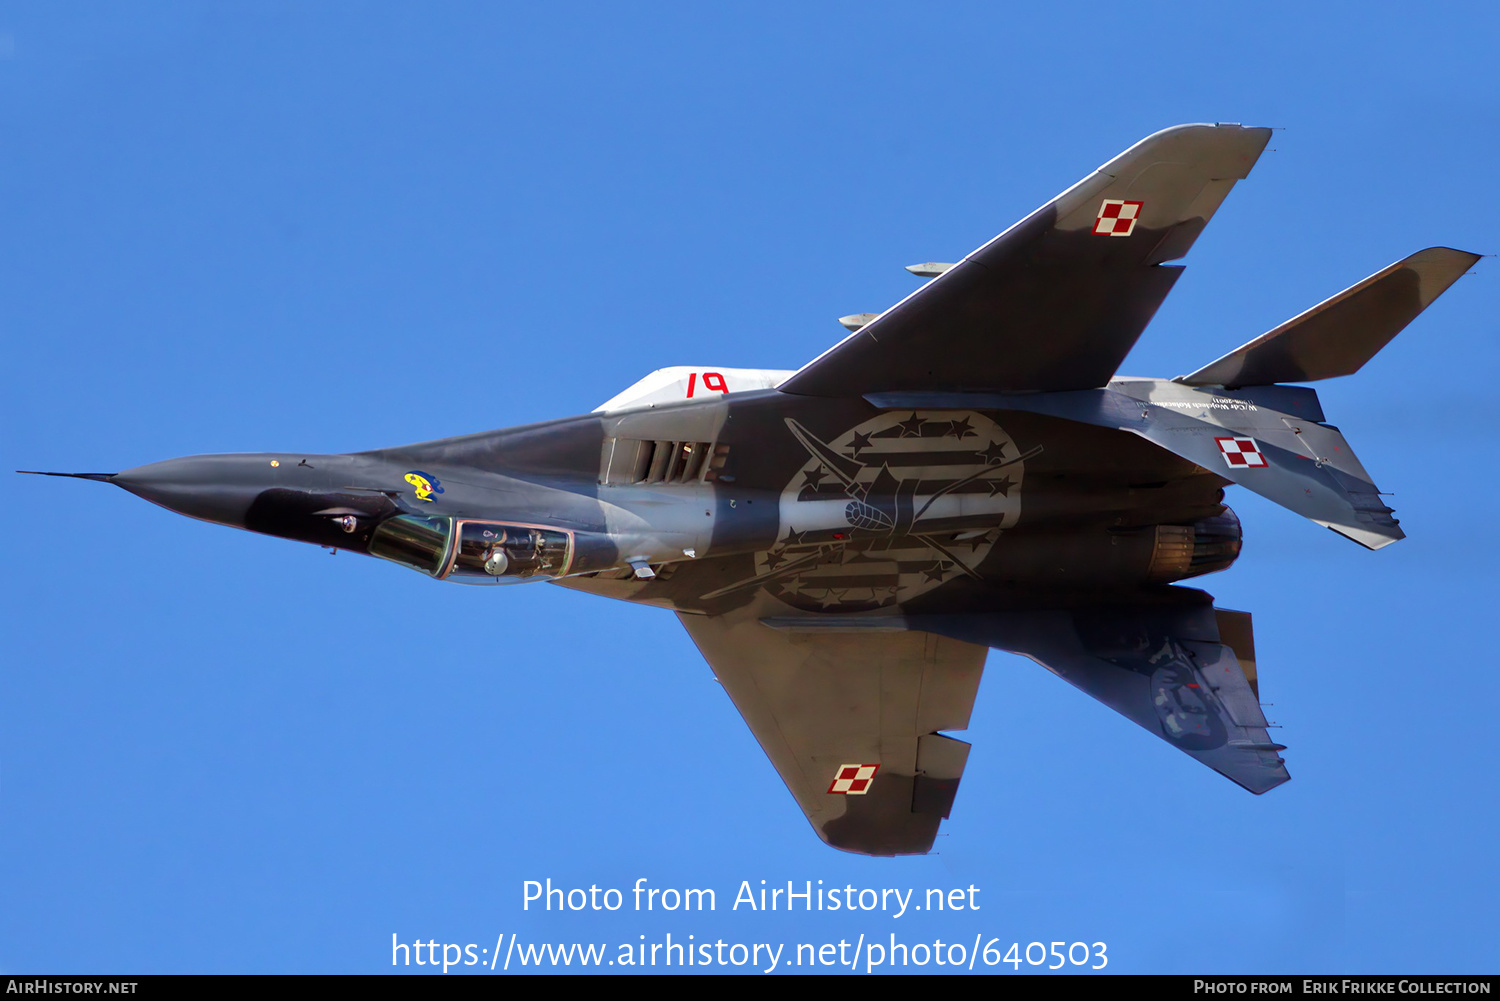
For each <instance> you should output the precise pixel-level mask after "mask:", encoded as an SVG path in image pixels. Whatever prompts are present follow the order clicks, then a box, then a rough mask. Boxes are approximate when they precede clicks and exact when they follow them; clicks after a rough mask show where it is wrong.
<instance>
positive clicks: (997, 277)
mask: <svg viewBox="0 0 1500 1001" xmlns="http://www.w3.org/2000/svg"><path fill="white" fill-rule="evenodd" d="M1270 136H1271V130H1270V129H1249V128H1242V127H1240V126H1238V125H1179V126H1177V127H1176V128H1171V129H1167V130H1165V131H1162V132H1158V133H1156V134H1155V135H1153V136H1149V137H1147V138H1146V139H1143V140H1142V141H1141V142H1139V143H1137V144H1136V145H1134V146H1132V147H1131V148H1130V149H1128V150H1126V151H1125V152H1124V153H1121V154H1120V155H1119V156H1117V157H1115V158H1114V159H1113V160H1111V161H1110V162H1109V163H1107V164H1105V165H1104V166H1102V167H1100V168H1099V169H1098V170H1096V171H1095V172H1094V173H1092V174H1090V175H1089V176H1088V177H1085V178H1084V179H1083V180H1082V181H1079V182H1078V183H1077V184H1075V185H1074V186H1073V187H1071V188H1069V189H1068V190H1067V191H1065V192H1063V193H1062V194H1061V195H1059V196H1057V198H1055V199H1053V200H1052V201H1051V202H1049V203H1047V204H1046V205H1044V206H1042V207H1041V208H1040V209H1037V210H1036V211H1035V212H1033V213H1032V214H1031V215H1029V216H1027V217H1026V218H1025V219H1023V220H1022V221H1021V222H1019V223H1017V224H1016V225H1014V226H1012V227H1011V228H1010V229H1008V230H1006V231H1005V232H1004V233H1001V234H1000V235H999V236H997V237H995V238H994V239H993V240H991V241H990V242H989V243H987V244H985V245H984V246H983V247H980V248H979V249H978V250H976V251H974V252H973V253H972V254H970V255H969V256H968V257H966V258H964V260H963V261H962V262H960V263H959V264H958V265H956V266H955V267H953V268H951V269H949V270H948V271H946V272H945V273H944V274H942V275H940V276H939V277H938V278H935V279H934V280H932V281H930V282H928V283H927V284H926V285H924V286H923V287H922V288H920V289H918V290H917V291H916V292H914V293H912V294H911V295H909V296H907V297H906V298H905V299H903V300H902V301H901V302H899V303H897V304H896V305H895V306H893V307H892V308H891V309H889V310H887V311H886V312H884V313H882V314H880V316H879V317H877V318H876V319H875V320H873V321H871V322H870V323H868V324H866V325H865V326H863V327H862V328H860V329H859V330H858V331H856V332H855V333H853V334H851V335H850V336H849V337H847V338H845V339H844V340H843V341H842V342H840V343H839V344H837V345H836V346H834V347H833V348H831V349H830V350H828V351H826V352H824V353H823V355H821V356H820V357H818V358H816V359H814V360H813V361H811V362H809V363H808V364H807V365H805V366H803V368H802V369H801V370H800V371H798V372H797V373H796V374H795V375H793V376H792V377H791V378H790V379H788V380H786V381H785V382H784V383H782V384H781V386H780V387H779V388H780V389H781V390H782V391H783V392H787V393H798V394H801V395H804V396H838V397H843V396H862V395H864V394H867V393H881V392H901V391H920V390H928V391H934V390H937V391H974V390H991V391H998V392H1053V391H1058V390H1068V389H1092V388H1095V387H1098V386H1103V385H1104V384H1105V383H1107V382H1108V381H1109V378H1110V376H1112V375H1113V374H1114V373H1115V370H1116V369H1117V368H1118V367H1119V364H1120V362H1121V361H1122V360H1123V359H1124V358H1125V355H1126V353H1127V352H1128V351H1129V350H1130V348H1131V345H1133V344H1134V343H1135V341H1136V339H1137V338H1138V337H1140V335H1141V331H1142V330H1144V329H1145V327H1146V324H1147V323H1149V322H1150V321H1151V317H1152V316H1153V315H1155V313H1156V310H1157V307H1159V306H1160V305H1161V303H1162V300H1163V299H1165V298H1166V296H1167V293H1168V292H1169V291H1171V289H1172V285H1173V283H1174V282H1176V280H1177V276H1178V274H1179V273H1180V272H1181V270H1182V269H1181V268H1180V267H1177V266H1170V265H1165V264H1164V263H1163V262H1165V261H1171V260H1175V259H1177V258H1179V257H1182V256H1183V255H1184V254H1186V253H1187V252H1188V249H1189V248H1190V247H1191V246H1192V245H1193V242H1194V241H1195V240H1196V239H1197V238H1198V234H1199V233H1201V232H1202V231H1203V228H1204V226H1206V225H1207V224H1208V220H1209V219H1210V218H1212V216H1213V214H1214V212H1215V210H1217V209H1218V207H1219V203H1220V202H1222V201H1223V200H1224V197H1225V196H1226V195H1227V194H1229V189H1230V188H1232V187H1233V186H1234V183H1235V181H1237V180H1239V179H1241V178H1243V177H1245V176H1246V175H1247V174H1248V173H1249V172H1250V168H1251V167H1253V166H1254V165H1255V161H1256V159H1257V158H1258V157H1259V156H1260V153H1261V150H1262V149H1264V148H1265V145H1266V142H1267V140H1269V139H1270Z"/></svg>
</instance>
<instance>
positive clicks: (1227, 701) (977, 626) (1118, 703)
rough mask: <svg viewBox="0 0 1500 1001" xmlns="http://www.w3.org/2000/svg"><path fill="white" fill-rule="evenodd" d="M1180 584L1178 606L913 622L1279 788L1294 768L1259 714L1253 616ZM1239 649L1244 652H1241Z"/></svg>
mask: <svg viewBox="0 0 1500 1001" xmlns="http://www.w3.org/2000/svg"><path fill="white" fill-rule="evenodd" d="M1174 591H1175V592H1176V593H1177V594H1178V595H1179V596H1180V597H1181V599H1183V600H1182V603H1181V604H1177V605H1155V604H1152V605H1144V604H1143V605H1121V606H1117V607H1101V608H1088V609H1073V610H1058V611H1055V612H1025V613H1017V612H1005V613H995V614H979V615H917V616H908V617H906V622H907V624H908V625H909V627H910V628H913V629H922V630H925V631H928V632H933V633H938V634H939V635H943V636H950V637H952V638H954V639H961V640H964V641H966V642H969V643H983V644H985V645H986V646H991V647H995V648H996V649H1000V650H1008V651H1011V652H1012V653H1019V654H1021V655H1023V656H1025V657H1029V658H1031V659H1032V660H1034V661H1036V662H1037V663H1039V664H1041V665H1042V666H1043V667H1045V668H1047V670H1049V671H1051V672H1052V673H1053V674H1055V675H1057V676H1058V677H1059V678H1062V679H1063V680H1064V681H1066V682H1068V683H1069V684H1071V685H1073V686H1074V687H1076V688H1078V689H1079V690H1080V691H1082V692H1084V693H1086V694H1088V695H1091V696H1093V697H1094V698H1096V699H1098V700H1099V701H1100V702H1103V703H1104V704H1105V705H1107V706H1109V707H1110V708H1111V709H1113V710H1115V712H1117V713H1120V714H1121V715H1122V716H1125V717H1126V718H1127V719H1129V720H1130V721H1131V722H1133V723H1136V724H1137V725H1139V726H1141V727H1143V728H1144V729H1146V730H1148V731H1150V732H1151V733H1153V734H1155V735H1156V736H1158V737H1160V738H1161V739H1162V740H1164V741H1166V742H1167V743H1168V744H1171V745H1172V746H1174V747H1176V748H1177V749H1178V750H1181V751H1184V752H1185V753H1187V754H1189V755H1191V756H1192V757H1193V758H1196V759H1197V760H1198V761H1200V762H1201V763H1203V764H1205V765H1207V766H1208V767H1210V768H1212V769H1213V770H1214V771H1216V772H1218V773H1219V774H1221V775H1223V776H1224V777H1225V778H1227V779H1229V780H1230V781H1232V782H1234V783H1236V784H1237V785H1240V786H1242V787H1244V788H1245V789H1248V790H1249V791H1251V792H1253V793H1257V794H1259V793H1263V792H1266V791H1267V790H1269V789H1274V788H1275V787H1276V786H1279V785H1281V784H1282V783H1283V782H1286V781H1288V780H1289V779H1290V778H1291V776H1290V775H1288V774H1287V770H1286V765H1285V763H1284V762H1283V761H1282V759H1281V757H1280V755H1279V754H1278V752H1279V751H1282V750H1284V748H1283V746H1282V745H1281V744H1279V743H1277V742H1275V741H1273V740H1272V739H1271V737H1270V734H1269V733H1268V731H1267V727H1268V726H1269V725H1270V724H1269V723H1267V721H1266V718H1265V716H1264V715H1263V714H1262V712H1261V708H1260V699H1259V695H1258V694H1257V689H1256V683H1255V677H1254V669H1255V668H1254V663H1255V661H1254V657H1255V647H1254V642H1253V640H1252V639H1251V634H1250V616H1249V615H1247V614H1245V613H1244V612H1226V611H1223V610H1220V609H1215V608H1213V607H1212V606H1211V605H1210V604H1209V601H1210V600H1211V599H1209V597H1208V596H1207V595H1206V594H1203V593H1202V592H1201V591H1193V590H1189V589H1186V588H1181V589H1174ZM1231 644H1234V646H1231ZM1236 647H1242V648H1244V649H1245V651H1246V652H1245V653H1244V654H1243V655H1242V656H1240V657H1237V656H1236ZM1247 662H1248V663H1247Z"/></svg>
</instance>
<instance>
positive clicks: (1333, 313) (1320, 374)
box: [1175, 247, 1480, 388]
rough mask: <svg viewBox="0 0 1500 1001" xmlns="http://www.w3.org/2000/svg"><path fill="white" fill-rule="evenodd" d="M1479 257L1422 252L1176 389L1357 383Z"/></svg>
mask: <svg viewBox="0 0 1500 1001" xmlns="http://www.w3.org/2000/svg"><path fill="white" fill-rule="evenodd" d="M1479 256H1480V255H1478V254H1470V253H1466V252H1465V251H1462V250H1451V249H1449V248H1447V247H1429V248H1427V249H1426V250H1419V251H1417V252H1416V253H1415V254H1412V255H1411V256H1410V257H1408V258H1406V259H1405V260H1404V261H1397V262H1396V263H1395V264H1392V265H1391V266H1390V267H1388V268H1386V269H1385V270H1383V271H1377V272H1376V273H1375V274H1373V275H1371V276H1370V277H1368V278H1366V279H1365V280H1364V281H1362V282H1360V283H1359V284H1358V285H1355V286H1353V287H1351V288H1347V289H1345V290H1344V291H1342V292H1340V293H1339V294H1338V295H1336V296H1334V297H1333V298H1332V299H1328V300H1326V301H1324V302H1320V303H1318V305H1316V306H1314V307H1313V308H1312V309H1309V310H1308V311H1307V312H1305V313H1303V314H1302V315H1300V316H1297V317H1293V318H1292V319H1290V320H1288V321H1286V322H1285V323H1283V324H1282V325H1281V326H1279V327H1277V328H1276V329H1275V330H1272V331H1269V332H1267V333H1264V334H1261V335H1260V336H1259V337H1257V338H1256V339H1255V340H1253V341H1251V342H1250V343H1248V344H1245V345H1242V346H1240V347H1238V348H1235V349H1234V350H1233V351H1231V352H1229V353H1228V354H1227V355H1225V356H1224V357H1222V358H1220V359H1219V360H1218V361H1215V362H1212V363H1210V364H1208V365H1205V366H1204V367H1203V368H1200V369H1199V370H1198V371H1196V372H1194V373H1193V374H1192V375H1184V376H1181V377H1179V378H1178V379H1176V380H1175V381H1176V382H1180V383H1184V384H1186V385H1189V386H1227V387H1231V388H1232V387H1237V386H1269V385H1272V384H1273V383H1278V382H1313V381H1315V380H1317V379H1332V378H1333V377H1334V376H1339V375H1352V374H1353V373H1355V372H1358V371H1359V369H1360V367H1361V366H1363V365H1364V363H1365V362H1367V361H1369V360H1370V359H1371V358H1373V357H1375V353H1376V352H1377V351H1379V350H1380V349H1381V348H1383V347H1385V346H1386V345H1387V344H1389V343H1390V342H1391V338H1393V337H1395V336H1396V335H1397V334H1399V333H1400V332H1401V331H1402V330H1403V329H1405V327H1406V325H1407V324H1408V323H1410V322H1411V321H1412V320H1413V319H1415V318H1416V316H1417V314H1418V313H1420V312H1422V310H1424V309H1426V308H1427V307H1428V306H1430V305H1432V302H1433V300H1434V299H1436V298H1437V297H1438V296H1440V295H1442V294H1443V293H1444V292H1445V291H1447V289H1448V287H1449V286H1450V285H1452V284H1453V283H1454V282H1456V281H1458V279H1459V277H1460V276H1461V275H1463V273H1464V272H1466V271H1468V270H1469V268H1471V267H1473V266H1474V262H1475V261H1477V260H1479Z"/></svg>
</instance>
